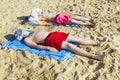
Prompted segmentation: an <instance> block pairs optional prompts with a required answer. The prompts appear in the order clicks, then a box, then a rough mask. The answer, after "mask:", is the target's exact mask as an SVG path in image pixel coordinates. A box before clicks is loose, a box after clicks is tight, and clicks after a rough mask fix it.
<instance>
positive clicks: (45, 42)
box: [14, 29, 104, 60]
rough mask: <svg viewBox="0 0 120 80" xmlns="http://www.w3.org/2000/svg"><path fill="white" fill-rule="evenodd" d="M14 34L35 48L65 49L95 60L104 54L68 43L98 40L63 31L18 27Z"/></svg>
mask: <svg viewBox="0 0 120 80" xmlns="http://www.w3.org/2000/svg"><path fill="white" fill-rule="evenodd" d="M14 35H15V38H16V39H18V40H21V39H24V42H25V43H26V44H27V45H28V46H30V47H33V48H36V49H47V50H50V51H53V52H58V51H60V50H61V49H67V50H70V51H72V52H74V53H75V54H77V55H80V56H85V57H89V58H93V59H96V60H103V58H104V55H95V54H91V53H89V52H87V51H84V50H82V49H80V48H79V47H77V46H76V45H74V44H72V43H70V42H75V43H76V44H78V45H99V44H100V42H99V41H93V40H88V39H82V38H79V37H75V36H72V35H70V34H67V33H64V32H57V31H56V32H46V31H39V32H38V31H34V32H32V33H31V32H29V31H26V30H22V29H18V30H16V31H15V33H14Z"/></svg>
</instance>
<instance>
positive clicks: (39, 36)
mask: <svg viewBox="0 0 120 80" xmlns="http://www.w3.org/2000/svg"><path fill="white" fill-rule="evenodd" d="M48 34H49V32H46V31H39V32H38V31H36V32H33V33H32V34H31V35H30V36H28V37H26V39H27V40H31V41H33V42H35V43H37V44H43V43H44V40H45V38H46V37H47V36H48Z"/></svg>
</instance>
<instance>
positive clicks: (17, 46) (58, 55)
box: [2, 40, 75, 61]
mask: <svg viewBox="0 0 120 80" xmlns="http://www.w3.org/2000/svg"><path fill="white" fill-rule="evenodd" d="M2 48H3V49H8V48H11V49H14V50H27V51H28V52H30V53H33V54H36V55H38V56H47V57H49V58H53V59H56V60H60V61H61V60H63V61H67V60H70V59H72V58H73V57H74V55H75V54H74V53H73V52H71V51H68V50H61V51H60V52H51V51H48V50H37V49H34V48H31V47H29V46H27V45H26V44H25V43H24V41H23V40H21V41H18V40H11V41H8V42H4V43H3V44H2Z"/></svg>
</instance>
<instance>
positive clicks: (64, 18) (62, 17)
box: [54, 13, 73, 25]
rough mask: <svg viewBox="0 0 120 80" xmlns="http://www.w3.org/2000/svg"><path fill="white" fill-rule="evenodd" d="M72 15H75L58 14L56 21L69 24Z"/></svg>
mask: <svg viewBox="0 0 120 80" xmlns="http://www.w3.org/2000/svg"><path fill="white" fill-rule="evenodd" d="M72 16H73V15H72V14H68V13H60V14H58V15H56V17H55V20H54V21H55V23H56V24H61V25H67V24H69V20H70V19H71V18H72Z"/></svg>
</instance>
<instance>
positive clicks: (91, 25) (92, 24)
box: [88, 23, 96, 28]
mask: <svg viewBox="0 0 120 80" xmlns="http://www.w3.org/2000/svg"><path fill="white" fill-rule="evenodd" d="M95 25H96V24H95V23H90V24H88V26H90V27H93V28H94V27H95Z"/></svg>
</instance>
